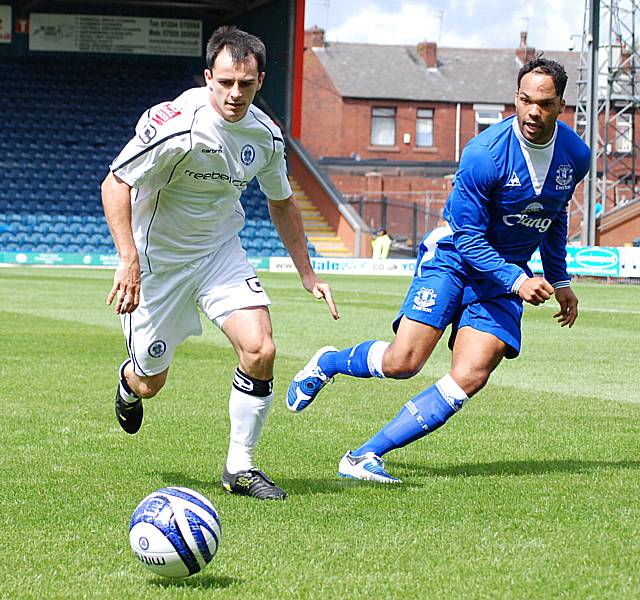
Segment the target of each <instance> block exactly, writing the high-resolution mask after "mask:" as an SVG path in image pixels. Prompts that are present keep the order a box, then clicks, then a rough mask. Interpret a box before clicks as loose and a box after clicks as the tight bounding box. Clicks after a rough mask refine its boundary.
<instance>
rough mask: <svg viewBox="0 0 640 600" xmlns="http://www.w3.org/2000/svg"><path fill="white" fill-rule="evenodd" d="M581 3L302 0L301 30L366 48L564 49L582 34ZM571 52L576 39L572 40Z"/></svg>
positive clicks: (563, 0) (564, 0)
mask: <svg viewBox="0 0 640 600" xmlns="http://www.w3.org/2000/svg"><path fill="white" fill-rule="evenodd" d="M584 4H585V3H584V0H535V1H534V0H528V1H527V2H524V1H521V0H306V12H305V27H307V28H308V27H311V26H313V25H318V26H319V27H322V28H323V29H324V30H325V32H326V34H325V37H326V39H328V40H330V41H340V42H361V43H371V44H417V43H418V42H421V41H424V40H428V41H435V42H437V43H438V45H440V46H447V47H471V48H515V47H516V46H518V45H519V43H520V32H521V31H525V30H526V31H527V32H528V42H529V45H530V46H534V47H536V48H538V49H540V50H568V49H569V45H570V44H571V40H572V38H571V36H572V35H580V34H582V28H583V20H584V14H583V13H584ZM573 43H574V45H575V49H576V50H579V49H580V40H579V39H578V38H575V37H574V38H573Z"/></svg>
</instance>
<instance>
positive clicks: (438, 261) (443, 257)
mask: <svg viewBox="0 0 640 600" xmlns="http://www.w3.org/2000/svg"><path fill="white" fill-rule="evenodd" d="M416 264H417V266H416V271H415V274H414V277H413V281H412V282H411V287H410V288H409V291H408V292H407V295H406V296H405V299H404V302H403V303H402V307H401V308H400V312H399V313H398V316H397V317H396V319H395V321H394V322H393V330H394V332H395V331H397V330H398V326H399V324H400V319H401V318H402V316H403V315H404V316H405V317H407V319H411V320H412V321H417V322H419V323H424V324H426V325H431V326H432V327H435V328H436V329H442V330H444V329H446V327H447V325H451V337H450V338H449V347H450V348H452V347H453V343H454V341H455V337H456V334H457V332H458V329H460V328H461V327H472V328H473V329H477V330H478V331H484V332H486V333H490V334H491V335H494V336H495V337H497V338H498V339H499V340H502V341H503V342H504V343H505V344H507V346H508V349H507V352H506V354H505V356H506V357H507V358H515V357H516V356H518V354H519V353H520V345H521V341H522V333H521V329H520V325H521V321H522V312H523V309H522V300H521V299H520V297H519V296H517V295H516V294H513V293H508V292H505V291H504V289H502V288H500V287H499V286H498V285H497V284H495V283H493V282H492V281H491V280H489V279H487V278H486V277H481V276H480V274H477V273H475V272H473V271H471V270H470V268H469V266H468V265H466V263H464V261H463V260H462V259H461V258H460V256H459V255H458V253H457V252H456V250H455V248H454V247H453V245H452V244H447V243H445V244H435V245H433V246H432V247H428V246H425V245H424V244H423V245H421V246H420V252H419V254H418V259H417V263H416Z"/></svg>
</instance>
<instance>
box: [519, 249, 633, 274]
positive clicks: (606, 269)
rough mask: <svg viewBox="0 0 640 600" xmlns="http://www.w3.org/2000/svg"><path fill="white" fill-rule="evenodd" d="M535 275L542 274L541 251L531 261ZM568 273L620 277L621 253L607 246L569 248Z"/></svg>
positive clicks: (530, 264)
mask: <svg viewBox="0 0 640 600" xmlns="http://www.w3.org/2000/svg"><path fill="white" fill-rule="evenodd" d="M529 266H530V267H531V270H532V271H533V272H534V273H542V260H541V258H540V251H539V250H536V251H535V252H534V254H533V256H532V257H531V260H530V261H529ZM567 271H568V273H569V275H589V276H594V277H598V276H600V277H619V276H620V251H619V250H618V248H609V247H605V246H585V247H584V248H579V247H576V246H568V247H567Z"/></svg>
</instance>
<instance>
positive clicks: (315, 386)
mask: <svg viewBox="0 0 640 600" xmlns="http://www.w3.org/2000/svg"><path fill="white" fill-rule="evenodd" d="M337 351H338V350H337V349H336V348H334V347H333V346H324V347H323V348H320V350H318V351H317V352H316V353H315V354H314V355H313V356H312V357H311V360H310V361H309V362H308V363H307V364H306V365H305V366H304V369H302V370H301V371H298V373H297V374H296V376H295V377H294V378H293V381H292V382H291V384H290V385H289V389H288V390H287V407H288V408H289V410H291V411H293V412H300V411H301V410H304V409H305V408H307V406H309V404H311V403H312V402H313V401H314V400H315V397H316V396H317V395H318V392H319V391H320V390H321V389H322V388H323V387H324V386H325V385H327V383H328V382H329V381H331V378H330V377H327V376H326V375H325V374H324V373H323V372H322V371H321V370H320V368H319V367H318V361H319V360H320V357H321V356H322V355H323V354H326V353H327V352H337Z"/></svg>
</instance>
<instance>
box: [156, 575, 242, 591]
mask: <svg viewBox="0 0 640 600" xmlns="http://www.w3.org/2000/svg"><path fill="white" fill-rule="evenodd" d="M151 583H152V584H153V585H156V586H158V587H162V588H188V589H192V590H201V589H202V590H216V589H218V590H221V589H224V588H228V587H229V586H231V585H234V584H238V583H242V580H241V579H237V578H236V577H227V576H226V575H204V574H201V575H195V576H194V577H189V578H184V579H164V578H162V577H158V578H156V579H152V580H151Z"/></svg>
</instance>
